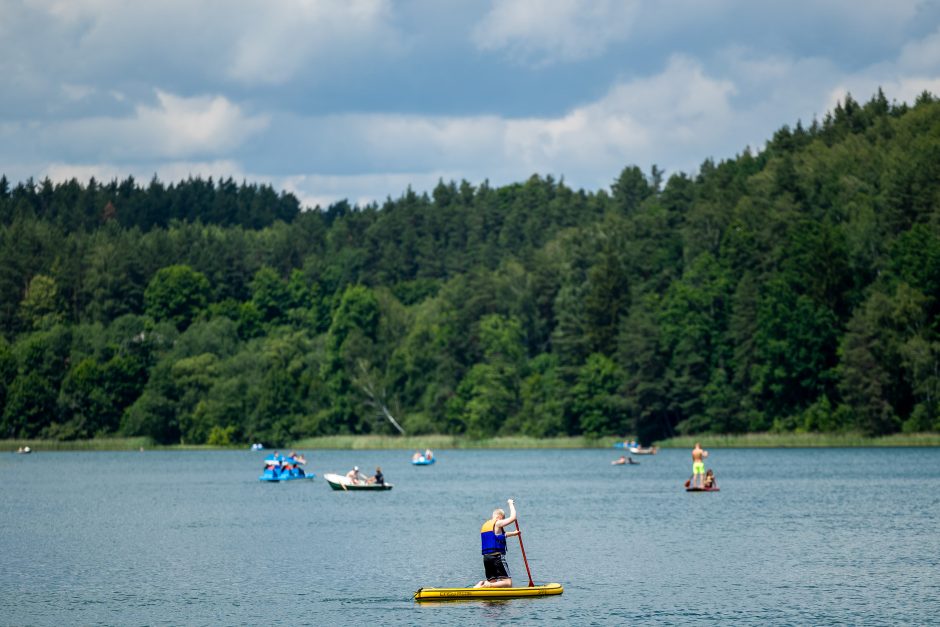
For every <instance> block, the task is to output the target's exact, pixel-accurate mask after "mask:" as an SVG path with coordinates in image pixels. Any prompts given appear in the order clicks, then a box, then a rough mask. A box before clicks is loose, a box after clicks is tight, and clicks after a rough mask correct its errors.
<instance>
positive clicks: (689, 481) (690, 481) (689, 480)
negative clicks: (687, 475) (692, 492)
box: [685, 479, 692, 487]
mask: <svg viewBox="0 0 940 627" xmlns="http://www.w3.org/2000/svg"><path fill="white" fill-rule="evenodd" d="M691 484H692V480H691V479H686V480H685V487H689V486H690V485H691Z"/></svg>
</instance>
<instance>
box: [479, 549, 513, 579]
mask: <svg viewBox="0 0 940 627" xmlns="http://www.w3.org/2000/svg"><path fill="white" fill-rule="evenodd" d="M483 570H485V571H486V579H487V580H488V581H496V580H499V579H512V575H510V574H509V564H507V563H506V556H505V555H503V554H502V553H487V554H486V555H484V556H483Z"/></svg>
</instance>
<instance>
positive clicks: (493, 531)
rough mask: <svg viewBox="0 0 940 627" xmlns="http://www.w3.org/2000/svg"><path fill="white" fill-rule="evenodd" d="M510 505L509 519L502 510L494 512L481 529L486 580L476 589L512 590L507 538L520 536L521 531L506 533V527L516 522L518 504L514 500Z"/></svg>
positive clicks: (510, 501)
mask: <svg viewBox="0 0 940 627" xmlns="http://www.w3.org/2000/svg"><path fill="white" fill-rule="evenodd" d="M507 502H508V503H509V518H506V512H504V511H503V510H501V509H496V510H493V516H492V517H491V518H490V519H489V520H487V521H486V522H485V523H483V526H482V527H481V528H480V542H481V545H482V552H483V570H484V572H485V573H486V579H483V580H481V581H479V582H477V584H476V585H475V586H474V588H511V587H512V575H510V574H509V564H507V563H506V538H511V537H512V536H518V535H519V533H520V532H519V531H509V532H507V531H506V526H507V525H511V524H512V523H514V522H516V504H515V502H514V501H513V500H512V499H509V500H508V501H507Z"/></svg>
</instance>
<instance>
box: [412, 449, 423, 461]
mask: <svg viewBox="0 0 940 627" xmlns="http://www.w3.org/2000/svg"><path fill="white" fill-rule="evenodd" d="M420 459H421V451H415V454H414V455H412V456H411V461H413V462H416V461H419V460H420Z"/></svg>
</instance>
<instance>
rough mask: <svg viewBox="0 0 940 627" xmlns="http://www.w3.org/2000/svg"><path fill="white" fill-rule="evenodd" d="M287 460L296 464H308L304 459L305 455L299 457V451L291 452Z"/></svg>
mask: <svg viewBox="0 0 940 627" xmlns="http://www.w3.org/2000/svg"><path fill="white" fill-rule="evenodd" d="M287 458H288V459H291V460H293V461H294V463H296V464H306V463H307V460H306V459H305V458H304V456H303V455H298V454H297V451H291V452H290V453H289V454H288V455H287Z"/></svg>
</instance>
